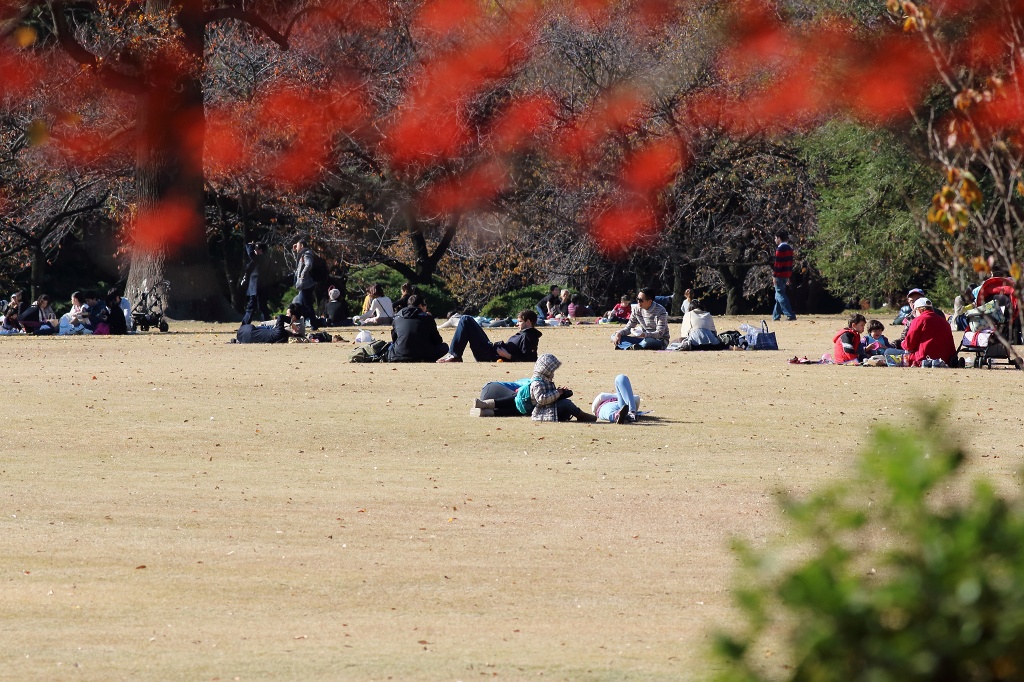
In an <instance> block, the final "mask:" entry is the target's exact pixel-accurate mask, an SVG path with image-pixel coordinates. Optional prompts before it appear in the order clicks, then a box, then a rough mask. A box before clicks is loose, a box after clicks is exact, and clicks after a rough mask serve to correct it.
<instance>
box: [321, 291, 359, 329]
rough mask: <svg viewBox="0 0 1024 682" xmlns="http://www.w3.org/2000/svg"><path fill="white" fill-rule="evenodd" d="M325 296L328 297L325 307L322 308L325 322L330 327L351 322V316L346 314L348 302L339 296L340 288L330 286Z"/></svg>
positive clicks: (346, 324) (342, 325) (341, 325)
mask: <svg viewBox="0 0 1024 682" xmlns="http://www.w3.org/2000/svg"><path fill="white" fill-rule="evenodd" d="M327 298H328V299H330V300H329V301H328V302H327V307H326V309H325V310H324V316H325V317H326V318H327V324H328V325H329V326H331V327H344V326H348V325H351V324H352V320H351V318H349V316H348V303H346V302H345V299H343V298H342V297H341V289H339V288H337V287H334V286H332V287H331V288H330V289H329V290H328V291H327Z"/></svg>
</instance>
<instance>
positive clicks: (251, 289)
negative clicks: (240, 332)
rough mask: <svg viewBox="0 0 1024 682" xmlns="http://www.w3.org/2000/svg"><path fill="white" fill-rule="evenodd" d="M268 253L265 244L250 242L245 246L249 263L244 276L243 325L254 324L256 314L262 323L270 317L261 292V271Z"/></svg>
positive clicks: (246, 265)
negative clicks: (265, 255)
mask: <svg viewBox="0 0 1024 682" xmlns="http://www.w3.org/2000/svg"><path fill="white" fill-rule="evenodd" d="M266 252H267V247H266V245H265V244H258V243H253V242H249V243H248V244H246V245H245V255H246V257H247V258H248V259H249V262H248V263H246V264H245V275H243V276H242V285H243V286H244V287H245V314H244V315H243V316H242V324H249V323H250V322H252V319H253V316H254V315H256V314H258V315H259V316H260V321H262V320H266V319H268V318H269V317H270V311H268V310H267V304H266V302H265V301H264V300H263V296H262V295H261V292H260V270H261V269H262V267H263V261H264V257H263V256H264V254H265V253H266Z"/></svg>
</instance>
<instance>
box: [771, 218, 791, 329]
mask: <svg viewBox="0 0 1024 682" xmlns="http://www.w3.org/2000/svg"><path fill="white" fill-rule="evenodd" d="M788 240H789V232H786V231H785V230H779V231H778V232H776V233H775V262H774V263H773V265H772V277H773V278H774V279H775V309H774V310H773V311H772V319H773V320H778V319H780V318H781V317H782V316H783V315H785V316H786V319H787V320H790V321H792V320H795V319H796V315H794V314H793V306H792V305H790V303H789V295H788V294H787V293H786V285H787V284H789V278H790V277H792V276H793V247H792V246H790V245H789V243H788Z"/></svg>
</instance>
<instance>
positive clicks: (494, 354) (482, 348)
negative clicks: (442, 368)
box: [438, 310, 541, 362]
mask: <svg viewBox="0 0 1024 682" xmlns="http://www.w3.org/2000/svg"><path fill="white" fill-rule="evenodd" d="M518 324H519V331H518V332H516V333H515V334H513V335H512V336H511V337H509V340H508V341H498V342H496V343H492V342H491V340H490V339H488V338H487V334H486V333H484V330H483V329H481V327H480V325H479V324H478V323H477V321H476V320H474V319H473V318H472V317H470V316H469V315H463V316H462V317H461V318H460V319H459V325H458V326H457V327H456V328H455V336H453V337H452V342H451V344H450V347H449V349H448V353H447V354H446V355H445V356H444V357H442V358H441V359H439V360H438V362H462V354H463V353H464V352H465V351H466V346H467V345H468V346H469V348H470V350H472V351H473V357H474V358H475V359H476V361H477V362H496V361H498V360H504V361H506V362H536V361H537V345H538V344H539V343H540V337H541V333H540V331H538V330H537V329H536V324H537V313H535V312H534V311H532V310H524V311H522V312H521V313H519V318H518Z"/></svg>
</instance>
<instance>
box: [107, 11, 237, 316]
mask: <svg viewBox="0 0 1024 682" xmlns="http://www.w3.org/2000/svg"><path fill="white" fill-rule="evenodd" d="M172 7H173V8H177V10H178V11H177V22H178V26H179V28H180V29H181V31H182V35H183V38H182V41H183V44H184V46H185V48H186V50H187V52H188V54H189V55H190V57H191V59H190V61H191V64H179V63H176V62H172V61H171V60H170V59H168V60H161V59H160V58H157V59H155V60H154V63H153V64H151V65H150V67H151V68H150V73H149V83H148V84H147V85H148V89H147V92H146V94H144V95H142V96H141V97H140V98H139V114H138V131H139V136H138V140H139V142H138V148H137V150H136V180H137V188H138V213H139V216H140V217H142V218H143V219H145V220H147V221H148V222H149V224H150V225H151V226H156V227H153V228H152V229H151V230H150V231H149V234H148V236H147V239H146V240H145V241H144V243H140V240H139V239H138V232H137V233H136V242H135V246H134V247H133V252H132V257H131V267H130V269H129V272H128V282H127V285H126V287H125V289H126V292H127V294H128V296H129V298H130V299H131V300H135V299H136V298H137V297H138V295H139V293H140V291H141V290H142V289H143V288H144V286H143V282H144V281H145V282H146V284H147V285H148V286H149V287H152V286H153V284H154V283H155V282H158V281H160V280H163V279H166V280H168V281H169V282H170V283H171V293H170V295H169V306H168V310H167V313H168V315H169V316H170V317H173V318H177V319H199V320H220V319H233V318H234V317H235V315H234V313H233V312H232V311H231V308H230V306H229V305H228V301H227V298H226V296H225V292H224V291H223V290H222V287H221V286H220V285H219V283H218V279H217V277H216V273H215V271H214V266H213V261H212V259H211V258H210V252H209V247H208V245H207V241H206V230H205V220H204V199H205V197H204V194H203V184H204V182H203V140H204V126H205V117H204V110H203V88H202V81H201V80H200V79H201V75H202V74H201V65H202V59H203V45H204V42H205V27H204V24H203V12H202V10H203V7H202V1H201V0H183V1H181V2H173V1H172V0H150V2H149V3H148V4H147V8H148V9H149V11H167V10H168V9H170V8H172Z"/></svg>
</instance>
